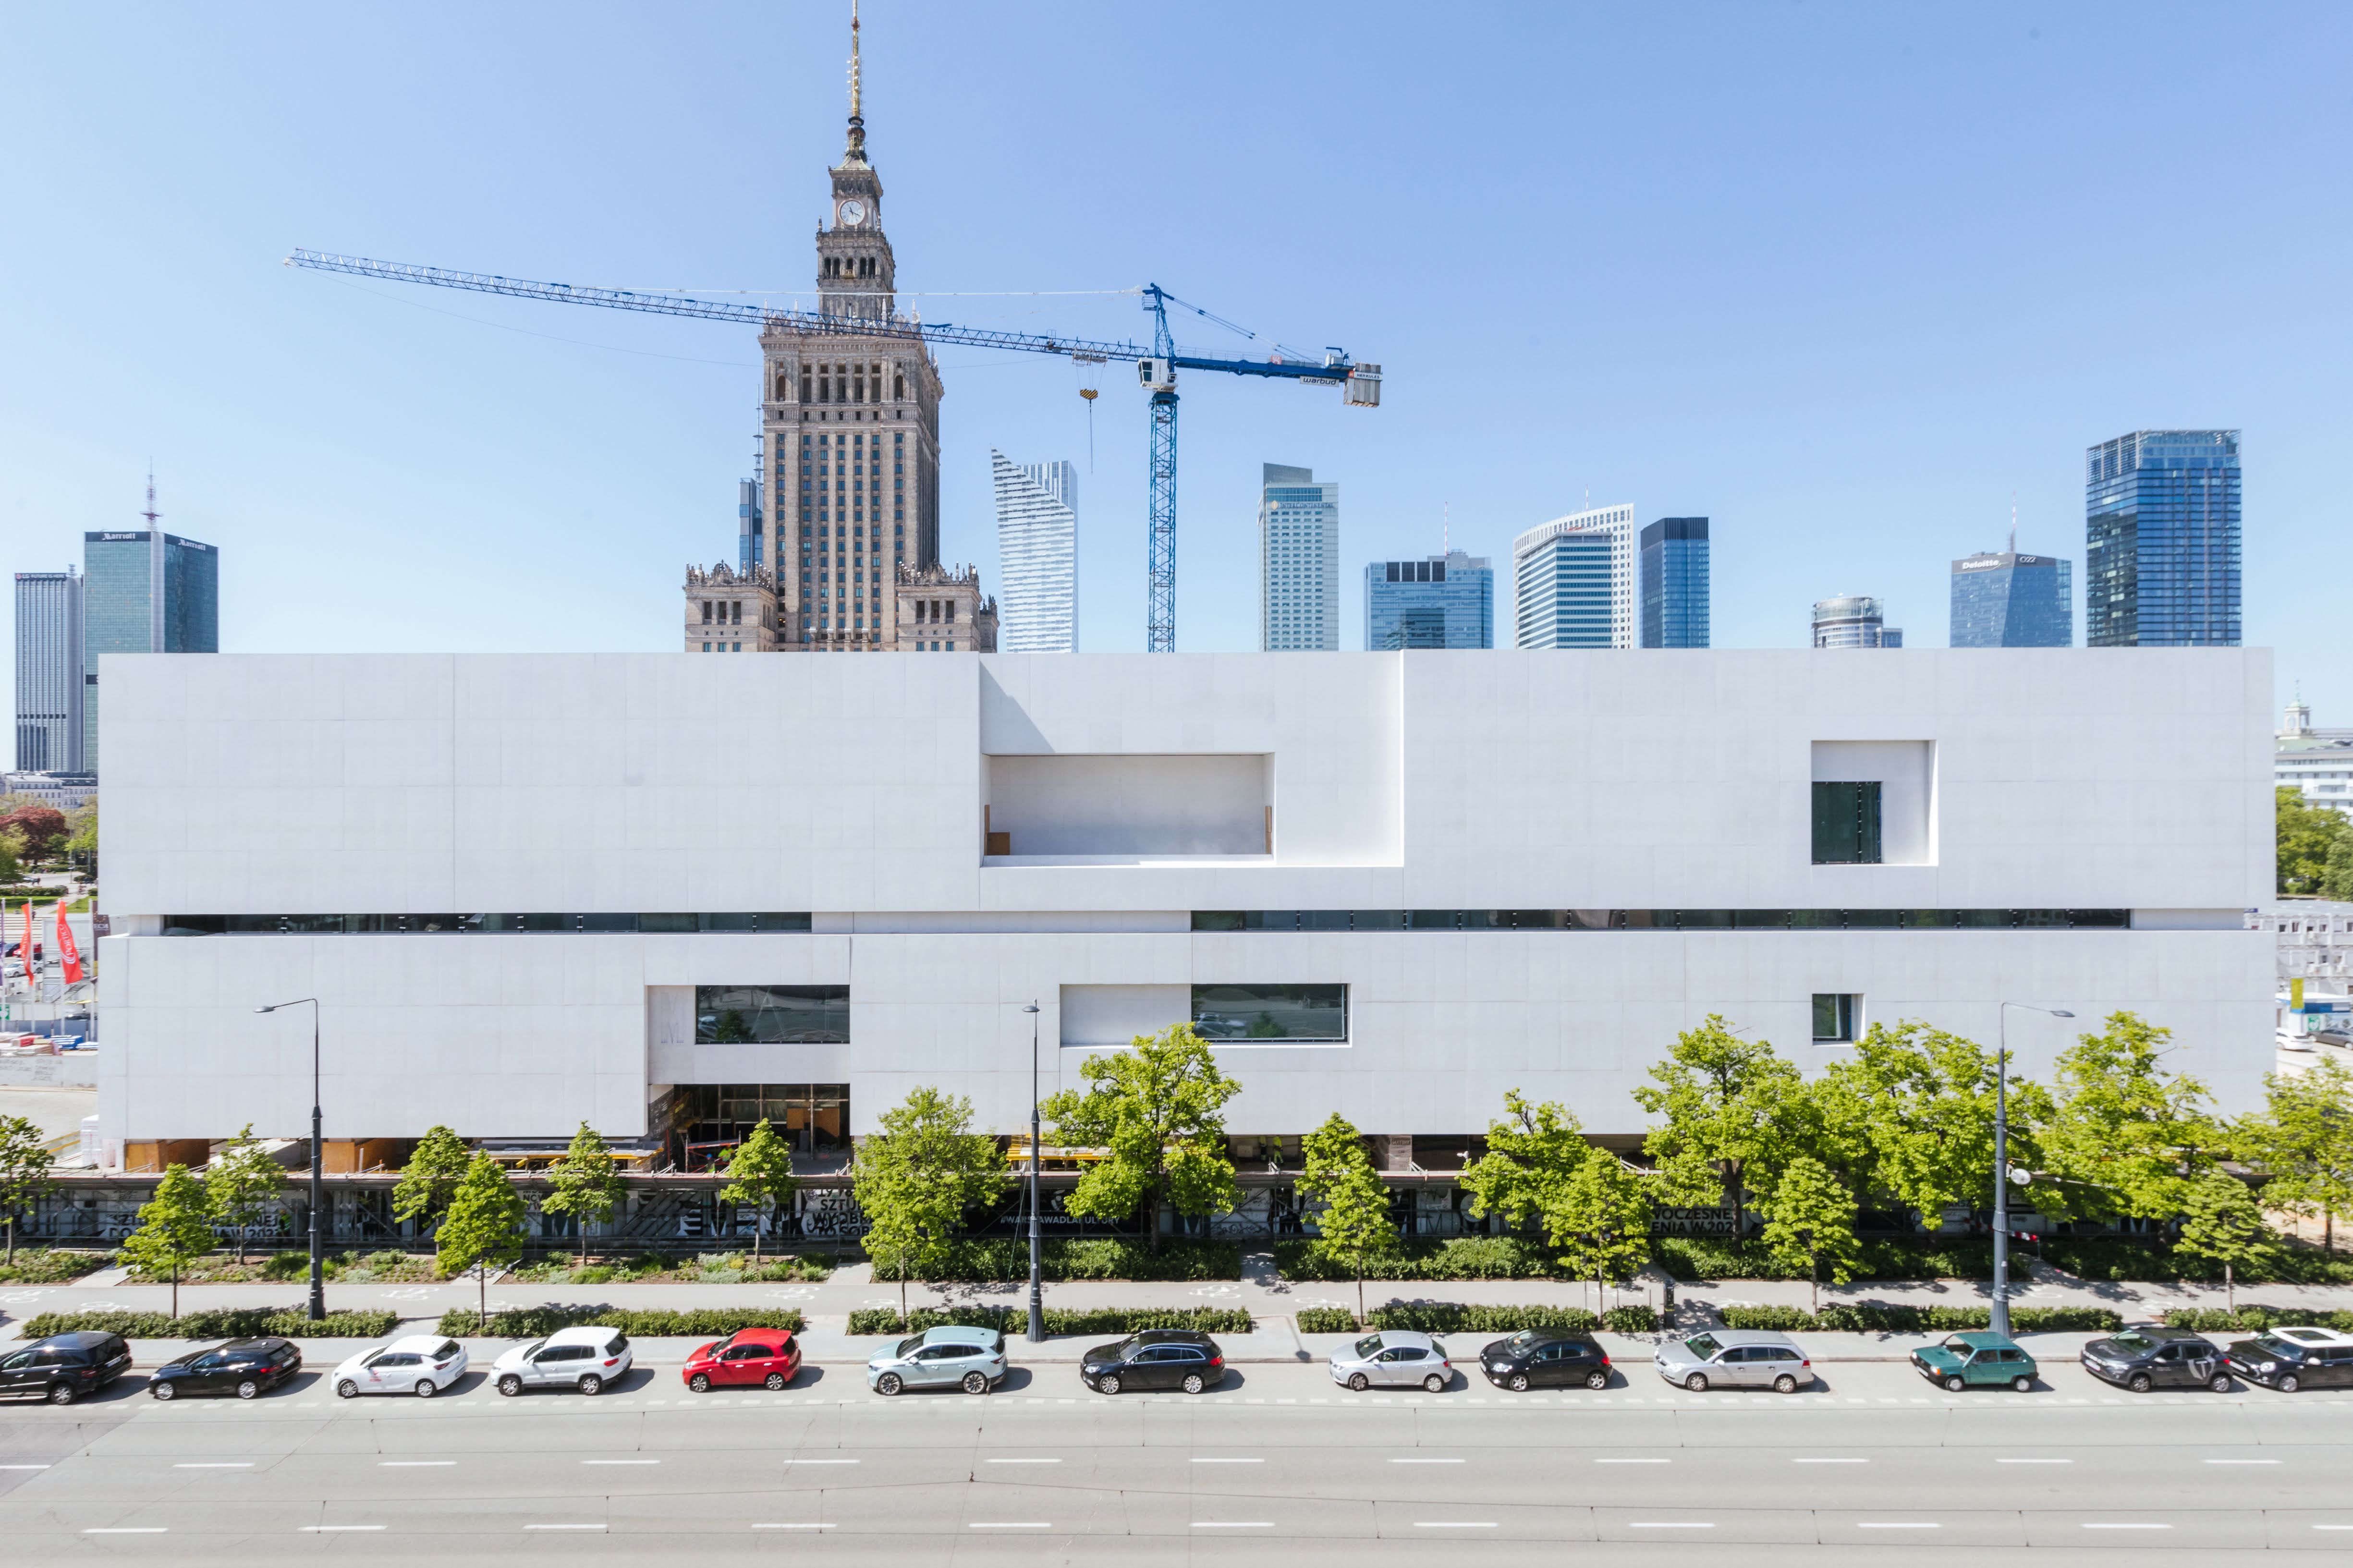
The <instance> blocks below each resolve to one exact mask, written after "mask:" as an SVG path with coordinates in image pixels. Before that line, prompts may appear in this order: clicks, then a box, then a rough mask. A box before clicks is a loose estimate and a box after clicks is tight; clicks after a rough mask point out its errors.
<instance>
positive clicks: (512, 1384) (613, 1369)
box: [491, 1324, 630, 1398]
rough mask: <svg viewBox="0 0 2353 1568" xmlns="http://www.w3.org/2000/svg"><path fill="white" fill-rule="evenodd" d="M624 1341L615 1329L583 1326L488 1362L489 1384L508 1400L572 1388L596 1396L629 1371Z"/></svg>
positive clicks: (626, 1337) (531, 1343)
mask: <svg viewBox="0 0 2353 1568" xmlns="http://www.w3.org/2000/svg"><path fill="white" fill-rule="evenodd" d="M629 1359H630V1352H629V1336H628V1335H627V1334H625V1333H623V1332H622V1331H620V1330H618V1329H614V1328H600V1327H598V1326H596V1325H595V1324H582V1325H580V1326H578V1327H576V1328H569V1329H558V1330H556V1331H554V1333H552V1334H550V1335H548V1336H547V1338H545V1339H543V1340H533V1341H532V1342H530V1343H529V1344H525V1345H517V1346H516V1347H515V1348H514V1349H512V1350H511V1351H509V1352H506V1353H505V1354H504V1355H502V1356H501V1357H499V1359H498V1360H497V1361H496V1362H494V1363H491V1384H493V1385H494V1386H495V1387H496V1388H497V1389H498V1391H499V1392H500V1393H501V1394H506V1395H508V1396H509V1397H510V1398H512V1396H513V1395H515V1394H521V1393H522V1391H523V1390H524V1389H526V1388H576V1389H578V1390H579V1391H580V1392H581V1393H583V1394H601V1393H603V1392H604V1390H605V1385H606V1384H608V1383H611V1382H612V1381H613V1380H614V1379H616V1378H618V1377H620V1376H623V1375H624V1374H626V1373H628V1370H629Z"/></svg>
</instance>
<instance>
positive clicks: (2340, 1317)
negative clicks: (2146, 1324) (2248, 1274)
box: [2165, 1302, 2353, 1334]
mask: <svg viewBox="0 0 2353 1568" xmlns="http://www.w3.org/2000/svg"><path fill="white" fill-rule="evenodd" d="M2165 1324H2166V1327H2168V1328H2170V1329H2193V1330H2195V1331H2198V1332H2200V1333H2206V1332H2208V1331H2213V1332H2218V1333H2219V1332H2229V1331H2244V1332H2247V1333H2261V1332H2263V1330H2265V1329H2276V1328H2304V1329H2335V1330H2337V1331H2338V1332H2340V1333H2348V1334H2353V1312H2329V1311H2318V1312H2316V1311H2311V1310H2306V1309H2305V1308H2301V1307H2270V1306H2265V1305H2263V1303H2261V1302H2249V1303H2248V1304H2247V1305H2246V1306H2243V1307H2242V1308H2240V1309H2239V1310H2237V1311H2235V1312H2231V1311H2225V1310H2222V1309H2221V1308H2219V1307H2172V1308H2168V1309H2167V1310H2166V1314H2165Z"/></svg>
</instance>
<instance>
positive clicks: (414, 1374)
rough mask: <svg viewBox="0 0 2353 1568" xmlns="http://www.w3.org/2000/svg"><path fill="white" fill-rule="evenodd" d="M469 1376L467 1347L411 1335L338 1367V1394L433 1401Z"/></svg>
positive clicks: (336, 1373) (335, 1382)
mask: <svg viewBox="0 0 2353 1568" xmlns="http://www.w3.org/2000/svg"><path fill="white" fill-rule="evenodd" d="M465 1375H466V1347H465V1346H463V1345H461V1344H459V1342H457V1341H455V1340H445V1339H443V1338H441V1337H440V1336H439V1335H438V1334H411V1335H409V1336H408V1337H407V1338H406V1339H399V1340H395V1341H393V1342H392V1343H390V1344H388V1345H378V1346H376V1348H375V1349H374V1350H368V1351H362V1352H360V1353H359V1354H357V1355H355V1356H353V1357H352V1358H351V1359H350V1360H349V1361H347V1362H345V1363H343V1365H341V1366H339V1367H337V1368H335V1376H334V1388H335V1393H336V1394H339V1395H340V1396H342V1397H343V1398H345V1399H350V1398H353V1397H354V1396H356V1395H358V1394H416V1395H417V1397H418V1398H419V1399H430V1398H432V1397H433V1396H434V1395H435V1394H438V1393H440V1392H441V1391H442V1390H443V1389H445V1388H448V1386H450V1385H451V1384H454V1383H456V1382H457V1381H458V1380H459V1378H461V1377H463V1376H465Z"/></svg>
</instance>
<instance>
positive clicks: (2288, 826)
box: [2272, 786, 2346, 898]
mask: <svg viewBox="0 0 2353 1568" xmlns="http://www.w3.org/2000/svg"><path fill="white" fill-rule="evenodd" d="M2272 795H2273V799H2274V809H2273V839H2274V854H2275V859H2276V868H2275V869H2276V876H2275V881H2276V886H2275V888H2274V890H2275V891H2277V892H2279V893H2281V894H2283V895H2286V894H2293V893H2316V892H2318V891H2320V886H2321V883H2322V881H2323V880H2324V879H2326V878H2327V874H2328V856H2329V851H2330V849H2331V848H2332V847H2334V846H2335V844H2336V842H2337V837H2338V836H2339V835H2340V834H2341V833H2342V832H2343V831H2344V829H2345V827H2346V819H2345V816H2343V814H2342V813H2340V812H2338V811H2337V809H2336V808H2335V807H2334V806H2327V805H2315V804H2314V803H2313V802H2311V801H2309V800H2306V798H2305V796H2304V792H2303V791H2302V790H2299V789H2296V788H2295V787H2293V786H2286V787H2282V788H2278V789H2274V791H2273V792H2272ZM2330 896H2331V897H2332V898H2333V897H2337V895H2336V894H2331V895H2330Z"/></svg>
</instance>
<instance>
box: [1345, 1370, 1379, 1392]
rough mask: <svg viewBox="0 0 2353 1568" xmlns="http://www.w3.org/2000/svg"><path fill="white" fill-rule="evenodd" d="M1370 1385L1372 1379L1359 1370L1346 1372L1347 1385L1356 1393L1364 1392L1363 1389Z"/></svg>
mask: <svg viewBox="0 0 2353 1568" xmlns="http://www.w3.org/2000/svg"><path fill="white" fill-rule="evenodd" d="M1372 1385H1373V1380H1372V1379H1371V1378H1369V1377H1366V1375H1365V1374H1364V1373H1361V1372H1352V1373H1349V1374H1348V1386H1349V1387H1350V1388H1352V1389H1354V1390H1356V1392H1357V1393H1358V1394H1362V1393H1364V1392H1365V1390H1366V1389H1368V1388H1370V1387H1372Z"/></svg>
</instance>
